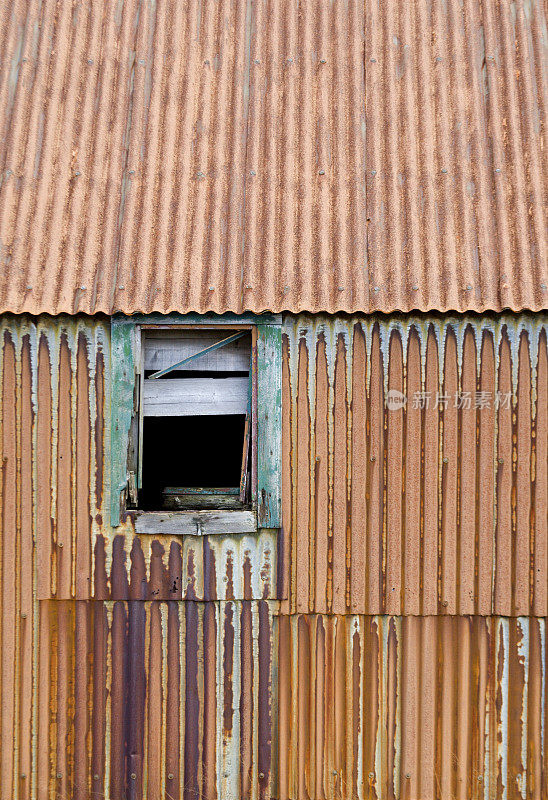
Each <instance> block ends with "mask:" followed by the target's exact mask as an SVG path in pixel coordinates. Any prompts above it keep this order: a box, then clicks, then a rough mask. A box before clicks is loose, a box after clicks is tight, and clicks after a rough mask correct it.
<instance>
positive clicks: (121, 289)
mask: <svg viewBox="0 0 548 800" xmlns="http://www.w3.org/2000/svg"><path fill="white" fill-rule="evenodd" d="M125 288H126V287H125V286H119V287H118V289H119V290H120V291H121V292H123V291H124V289H125Z"/></svg>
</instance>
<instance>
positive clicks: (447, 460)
mask: <svg viewBox="0 0 548 800" xmlns="http://www.w3.org/2000/svg"><path fill="white" fill-rule="evenodd" d="M443 463H444V464H449V459H448V458H447V456H445V458H444V459H443Z"/></svg>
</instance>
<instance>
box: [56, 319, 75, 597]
mask: <svg viewBox="0 0 548 800" xmlns="http://www.w3.org/2000/svg"><path fill="white" fill-rule="evenodd" d="M59 351H60V352H59V389H58V399H59V400H58V412H57V414H58V416H57V437H58V438H57V488H56V498H57V514H56V519H55V533H56V535H55V538H54V541H53V545H52V546H53V551H54V561H55V563H56V564H57V576H58V578H57V581H58V582H57V591H56V596H57V597H58V598H60V599H61V600H66V599H69V598H70V597H72V596H73V587H72V580H71V573H72V559H73V557H75V556H76V553H73V552H72V504H73V502H74V497H73V494H72V476H71V473H72V468H73V465H72V436H73V430H72V417H71V397H72V370H71V363H70V350H69V344H68V340H67V336H66V334H62V335H61V342H60V348H59Z"/></svg>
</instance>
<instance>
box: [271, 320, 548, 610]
mask: <svg viewBox="0 0 548 800" xmlns="http://www.w3.org/2000/svg"><path fill="white" fill-rule="evenodd" d="M284 330H285V339H284V360H283V364H284V372H283V404H284V408H285V413H284V415H283V424H284V436H283V442H284V455H283V470H284V476H283V477H284V489H283V502H284V524H285V526H286V528H285V539H284V545H285V553H284V564H285V565H287V569H286V570H285V572H284V575H285V576H286V579H287V580H288V581H289V583H288V585H287V592H288V597H289V600H288V601H287V604H286V608H288V609H290V610H291V611H292V612H294V611H298V612H300V613H309V612H318V613H337V614H343V613H345V612H349V611H350V612H352V613H359V614H438V613H439V614H502V615H512V616H514V615H516V616H519V615H523V614H535V615H538V616H544V615H546V614H547V613H548V607H547V591H548V586H547V545H548V537H547V522H546V498H547V481H548V477H547V467H548V451H547V441H548V439H547V437H548V363H547V347H546V332H547V318H546V316H542V315H538V316H519V317H517V316H516V317H513V316H510V315H509V316H502V317H497V318H496V319H489V318H486V317H484V318H480V317H459V318H453V319H451V318H447V317H445V318H440V319H430V320H429V319H428V318H411V317H407V318H404V317H402V318H401V319H397V318H391V319H387V320H385V321H380V322H379V321H378V320H375V319H372V318H369V319H362V320H360V319H352V318H345V319H343V318H336V319H333V318H329V317H320V316H316V317H305V316H300V317H294V318H293V319H292V320H291V321H290V320H286V323H285V328H284ZM391 392H392V393H394V392H396V393H397V392H400V393H401V394H402V395H403V396H404V397H405V398H408V399H407V403H406V404H405V405H404V407H402V408H400V409H397V410H389V409H388V408H387V401H388V400H389V393H391ZM397 397H398V395H397V396H396V399H397ZM455 398H456V403H455ZM421 402H423V403H424V405H425V406H426V405H427V404H428V407H424V408H422V409H421V408H420V407H419V406H420V404H421ZM436 405H437V407H436ZM458 406H460V407H458ZM480 406H483V407H480Z"/></svg>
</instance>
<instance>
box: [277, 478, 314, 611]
mask: <svg viewBox="0 0 548 800" xmlns="http://www.w3.org/2000/svg"><path fill="white" fill-rule="evenodd" d="M314 485H315V486H318V484H317V483H315V484H314ZM284 539H285V533H284V528H283V525H282V527H281V528H280V529H279V531H278V535H277V536H276V599H277V600H285V595H284Z"/></svg>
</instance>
